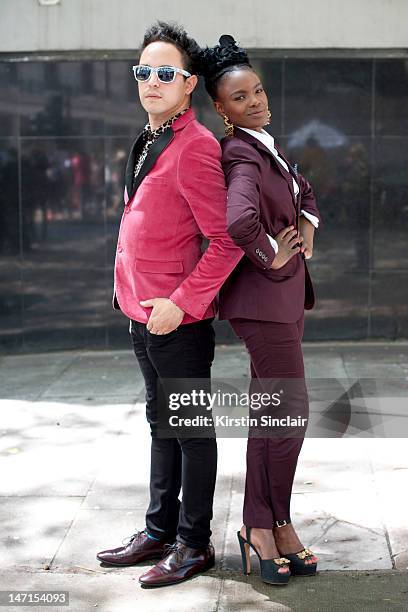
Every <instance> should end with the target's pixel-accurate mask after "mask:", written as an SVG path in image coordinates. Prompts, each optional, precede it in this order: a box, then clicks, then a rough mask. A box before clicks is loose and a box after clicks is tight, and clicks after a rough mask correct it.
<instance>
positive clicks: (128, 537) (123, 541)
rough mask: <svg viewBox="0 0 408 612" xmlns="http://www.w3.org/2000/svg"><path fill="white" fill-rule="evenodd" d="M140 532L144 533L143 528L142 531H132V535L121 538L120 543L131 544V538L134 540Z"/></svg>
mask: <svg viewBox="0 0 408 612" xmlns="http://www.w3.org/2000/svg"><path fill="white" fill-rule="evenodd" d="M142 533H144V530H143V531H136V533H133V534H132V535H130V536H127V537H126V538H123V540H122V544H123V545H124V546H127V545H128V544H131V543H132V542H133V540H135V539H137V538H138V537H139V536H141V535H142ZM125 540H127V542H125Z"/></svg>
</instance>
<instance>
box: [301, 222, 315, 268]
mask: <svg viewBox="0 0 408 612" xmlns="http://www.w3.org/2000/svg"><path fill="white" fill-rule="evenodd" d="M314 231H315V228H314V225H313V223H310V221H308V219H306V217H305V216H303V215H302V216H301V217H299V232H300V235H301V237H302V246H301V247H300V252H301V253H304V256H305V259H310V258H311V257H312V255H313V237H314Z"/></svg>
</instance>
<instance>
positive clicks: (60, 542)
mask: <svg viewBox="0 0 408 612" xmlns="http://www.w3.org/2000/svg"><path fill="white" fill-rule="evenodd" d="M304 354H305V361H306V370H307V375H308V377H310V378H325V377H327V378H329V377H332V378H334V377H335V378H340V379H353V378H360V377H363V378H364V377H366V378H367V377H370V378H374V377H375V378H378V379H384V380H385V379H398V380H401V381H406V380H407V376H408V344H407V343H393V344H382V343H370V344H362V343H360V344H352V343H338V344H309V345H305V346H304ZM213 376H214V377H215V378H217V377H218V378H222V377H225V376H228V378H235V379H241V380H242V383H243V388H245V386H246V382H247V381H248V362H247V356H246V354H245V353H244V351H243V350H242V348H241V347H240V346H219V347H217V353H216V360H215V364H214V368H213ZM143 397H144V387H143V381H142V378H141V375H140V373H139V372H138V369H137V365H136V362H135V358H134V356H133V354H132V353H131V352H130V351H128V352H65V353H53V354H39V355H23V356H4V357H2V358H0V398H2V399H1V400H0V409H1V413H0V414H1V417H0V419H1V420H0V425H1V432H2V437H1V446H0V473H1V478H0V495H1V509H0V525H1V527H0V530H1V542H2V544H3V546H2V548H1V551H0V566H1V570H0V590H18V589H24V590H29V589H37V590H38V589H42V590H69V591H70V607H69V608H68V609H71V610H73V611H75V612H80V611H83V610H84V611H85V610H86V611H88V610H94V609H99V610H104V611H105V610H106V611H107V612H122V611H127V610H129V611H130V610H132V611H134V610H135V609H138V610H141V611H142V612H145V611H150V610H152V611H153V610H154V611H155V612H156V611H168V610H172V611H173V610H180V611H184V610H189V611H195V610H197V611H200V612H210V611H213V610H214V611H215V610H222V611H230V610H231V611H232V610H243V611H246V610H282V611H283V610H285V611H288V610H294V611H298V610H299V611H308V612H309V611H310V612H316V611H319V612H320V611H322V612H323V611H324V612H326V611H328V610H336V611H337V610H338V611H342V612H343V611H344V610H367V611H373V610H386V609H387V610H388V609H389V608H390V609H392V610H408V525H407V523H408V520H407V507H408V503H407V502H408V496H407V491H408V487H407V485H408V453H407V441H406V439H404V438H400V439H398V438H395V439H385V438H357V439H352V438H343V439H337V438H332V439H317V438H316V439H313V438H307V439H306V440H305V443H304V446H303V449H302V452H301V455H300V458H299V465H298V470H297V474H296V480H295V485H294V494H293V498H292V500H293V501H292V519H293V522H294V523H295V526H296V528H297V530H298V532H299V533H300V535H301V538H302V540H303V542H304V544H305V545H307V546H308V547H310V548H312V549H313V551H314V552H315V553H316V554H317V555H318V557H319V570H320V572H319V574H318V576H316V577H314V578H309V579H302V578H292V579H291V581H290V583H289V585H288V586H286V587H284V588H281V589H279V588H277V587H270V586H268V585H266V584H264V583H263V582H261V581H260V579H259V577H258V567H257V560H256V559H254V563H253V572H254V573H253V574H252V575H251V576H250V577H245V576H243V575H242V572H241V569H240V557H239V550H238V545H237V541H236V534H235V532H236V530H237V529H238V528H239V527H240V525H241V511H242V499H243V486H244V475H245V440H244V439H225V438H223V439H219V442H218V448H219V469H218V480H217V488H216V495H215V507H214V521H213V525H212V528H213V536H212V540H213V543H214V545H215V548H216V554H217V564H216V567H215V568H214V570H212V571H211V572H208V573H207V574H205V575H202V576H199V577H196V578H195V579H193V580H191V581H188V582H185V583H183V584H180V585H177V586H175V587H171V588H162V589H155V590H144V589H141V588H140V586H139V584H138V582H137V579H138V576H139V575H140V574H141V573H142V572H143V571H145V568H146V566H147V565H150V564H147V565H146V566H138V567H127V568H120V569H116V568H107V567H102V566H101V565H100V564H99V562H98V561H97V560H96V558H95V553H96V552H97V551H98V550H102V549H104V548H110V547H114V546H118V545H120V544H121V541H122V539H123V538H125V537H126V536H128V535H131V534H132V533H133V532H134V531H135V530H136V529H137V528H140V529H141V528H143V527H144V512H145V508H146V505H147V500H148V497H147V493H148V491H147V482H148V470H149V431H148V427H147V424H146V422H145V419H144V403H143ZM4 609H6V608H4ZM7 609H9V608H7ZM10 609H14V608H10ZM36 609H40V610H42V609H43V608H42V607H40V608H38V607H37V608H36ZM45 609H46V608H44V610H45ZM47 609H48V608H47ZM51 609H54V610H56V609H58V610H66V609H67V608H66V607H59V608H55V607H54V608H51Z"/></svg>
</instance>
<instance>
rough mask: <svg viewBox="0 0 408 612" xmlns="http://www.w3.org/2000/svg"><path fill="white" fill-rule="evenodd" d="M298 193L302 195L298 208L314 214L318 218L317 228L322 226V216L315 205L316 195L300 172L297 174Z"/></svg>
mask: <svg viewBox="0 0 408 612" xmlns="http://www.w3.org/2000/svg"><path fill="white" fill-rule="evenodd" d="M297 179H298V183H299V187H300V193H301V195H302V199H301V204H300V208H301V209H303V210H305V211H306V212H308V213H310V214H312V215H315V217H317V218H318V219H319V229H320V228H321V226H322V218H321V216H320V213H319V210H318V208H317V205H316V197H315V194H314V191H313V188H312V186H311V185H310V183H309V182H308V181H307V180H306V179H305V177H304V176H302V175H301V174H298V175H297Z"/></svg>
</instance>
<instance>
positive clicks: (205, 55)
mask: <svg viewBox="0 0 408 612" xmlns="http://www.w3.org/2000/svg"><path fill="white" fill-rule="evenodd" d="M241 68H249V69H252V66H251V64H250V63H249V58H248V55H247V53H246V51H245V49H243V48H242V47H239V46H238V45H237V43H236V42H235V40H234V38H233V37H232V36H230V35H229V34H223V35H222V36H220V40H219V44H218V45H215V47H206V48H205V49H202V50H201V53H200V57H199V64H198V73H199V74H200V75H202V76H203V77H204V82H205V88H206V90H207V92H208V94H209V95H210V96H211V98H212V99H213V100H216V99H217V86H218V82H219V80H220V79H221V78H222V77H223V76H224V74H226V73H227V72H233V71H234V70H240V69H241Z"/></svg>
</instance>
